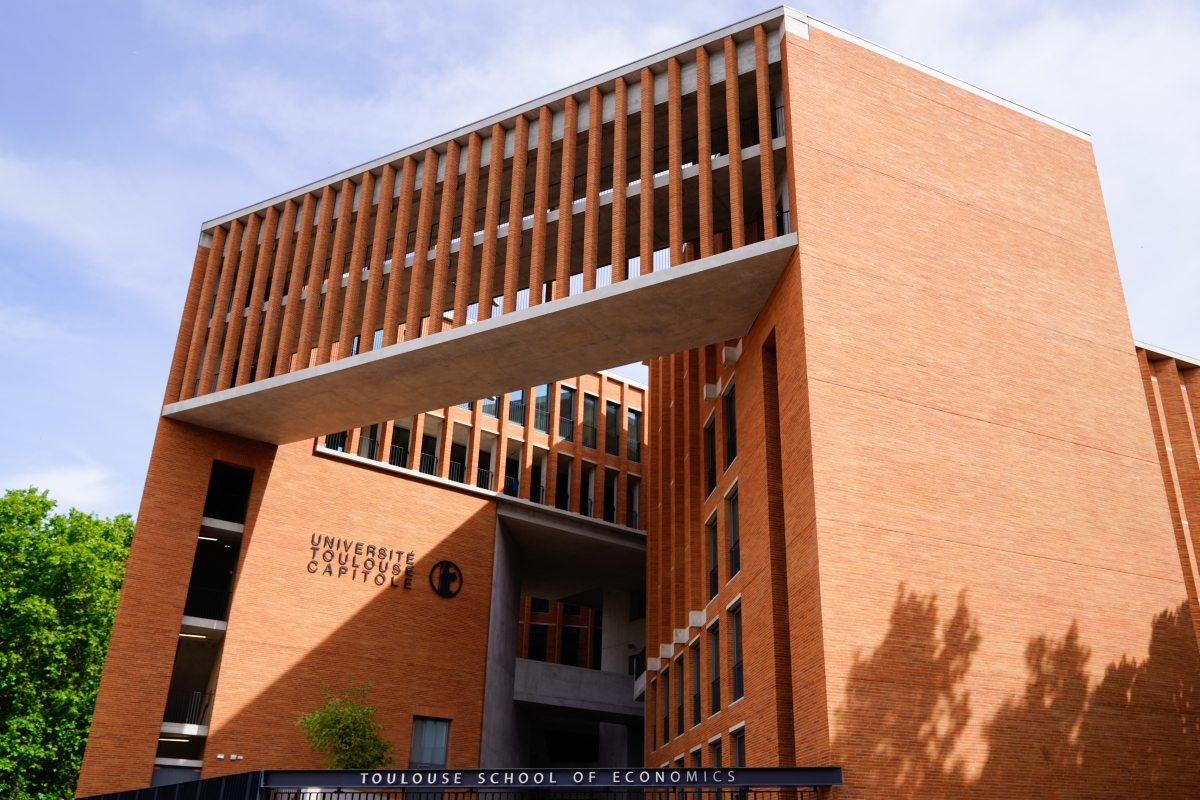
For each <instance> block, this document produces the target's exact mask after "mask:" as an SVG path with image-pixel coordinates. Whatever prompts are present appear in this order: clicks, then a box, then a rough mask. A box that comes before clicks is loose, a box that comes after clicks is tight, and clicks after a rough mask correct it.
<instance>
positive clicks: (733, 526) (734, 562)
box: [726, 492, 742, 581]
mask: <svg viewBox="0 0 1200 800" xmlns="http://www.w3.org/2000/svg"><path fill="white" fill-rule="evenodd" d="M726 513H727V515H728V519H727V522H728V527H730V579H731V581H732V579H733V576H736V575H737V573H738V572H740V571H742V542H740V537H739V534H738V493H737V492H733V494H731V495H730V499H728V500H726Z"/></svg>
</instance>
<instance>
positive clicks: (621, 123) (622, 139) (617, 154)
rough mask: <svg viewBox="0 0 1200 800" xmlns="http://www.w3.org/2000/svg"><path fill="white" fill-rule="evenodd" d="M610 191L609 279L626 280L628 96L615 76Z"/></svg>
mask: <svg viewBox="0 0 1200 800" xmlns="http://www.w3.org/2000/svg"><path fill="white" fill-rule="evenodd" d="M613 99H614V101H615V102H614V107H615V109H614V112H613V191H612V280H613V283H616V282H617V281H623V280H625V258H626V256H625V234H626V230H625V225H626V218H625V205H626V197H625V190H626V188H627V186H628V179H627V178H626V176H625V160H626V159H627V158H628V157H629V156H628V150H629V96H628V88H627V87H626V86H625V79H624V78H620V77H618V78H617V80H616V86H615V88H614V89H613Z"/></svg>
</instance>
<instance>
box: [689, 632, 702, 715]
mask: <svg viewBox="0 0 1200 800" xmlns="http://www.w3.org/2000/svg"><path fill="white" fill-rule="evenodd" d="M690 649H691V653H692V724H693V725H699V724H700V641H699V640H697V641H696V643H695V644H693V645H692V646H691V648H690Z"/></svg>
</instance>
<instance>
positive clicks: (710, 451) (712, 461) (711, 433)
mask: <svg viewBox="0 0 1200 800" xmlns="http://www.w3.org/2000/svg"><path fill="white" fill-rule="evenodd" d="M704 487H705V491H704V493H705V494H706V495H708V494H712V490H713V489H716V488H717V425H716V420H715V419H710V420H709V421H708V424H707V425H705V426H704Z"/></svg>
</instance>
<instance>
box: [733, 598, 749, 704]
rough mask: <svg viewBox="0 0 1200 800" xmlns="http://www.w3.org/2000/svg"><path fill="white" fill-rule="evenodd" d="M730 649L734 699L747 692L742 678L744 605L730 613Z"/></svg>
mask: <svg viewBox="0 0 1200 800" xmlns="http://www.w3.org/2000/svg"><path fill="white" fill-rule="evenodd" d="M729 650H730V654H729V655H730V659H731V660H732V662H733V699H734V700H737V699H738V698H739V697H741V696H742V695H744V694H745V693H746V691H745V689H746V687H745V684H744V683H743V680H742V607H741V606H738V607H737V608H735V609H734V610H733V611H732V612H730V614H729Z"/></svg>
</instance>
